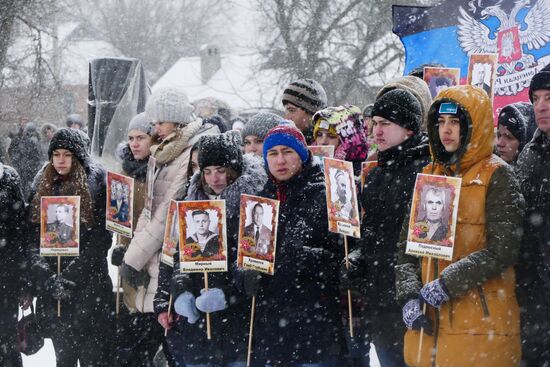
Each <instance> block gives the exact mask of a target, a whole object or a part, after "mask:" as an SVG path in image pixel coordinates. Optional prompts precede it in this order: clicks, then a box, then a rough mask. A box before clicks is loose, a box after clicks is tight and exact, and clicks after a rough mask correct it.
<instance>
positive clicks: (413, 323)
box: [403, 299, 433, 335]
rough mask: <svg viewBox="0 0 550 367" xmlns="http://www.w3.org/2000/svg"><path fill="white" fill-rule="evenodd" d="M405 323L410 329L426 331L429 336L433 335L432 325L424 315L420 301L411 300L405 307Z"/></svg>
mask: <svg viewBox="0 0 550 367" xmlns="http://www.w3.org/2000/svg"><path fill="white" fill-rule="evenodd" d="M403 322H404V323H405V325H406V326H407V328H408V329H412V330H420V329H424V331H425V332H426V333H427V334H428V335H432V332H433V328H432V323H431V322H430V320H428V319H427V318H426V316H424V314H423V313H422V307H421V306H420V301H419V300H418V299H411V300H410V301H409V302H407V303H406V304H405V306H403Z"/></svg>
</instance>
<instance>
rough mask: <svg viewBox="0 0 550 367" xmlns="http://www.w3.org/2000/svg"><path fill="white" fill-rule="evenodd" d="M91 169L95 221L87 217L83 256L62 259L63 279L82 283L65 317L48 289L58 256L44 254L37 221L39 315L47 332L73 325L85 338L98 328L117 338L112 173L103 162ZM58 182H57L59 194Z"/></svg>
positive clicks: (64, 310)
mask: <svg viewBox="0 0 550 367" xmlns="http://www.w3.org/2000/svg"><path fill="white" fill-rule="evenodd" d="M45 167H46V166H45ZM85 169H86V173H87V178H88V182H87V184H88V189H89V192H90V197H91V198H92V205H93V218H94V223H93V224H92V225H91V226H87V225H85V224H83V223H82V221H81V224H80V255H79V256H67V257H61V277H62V278H65V279H67V280H70V281H73V282H75V283H76V288H75V291H74V293H73V295H72V297H71V299H70V300H68V301H62V302H61V318H58V317H57V301H56V300H55V299H54V298H52V296H51V294H49V293H48V292H47V291H46V289H45V287H44V285H45V283H46V280H47V279H48V278H50V277H51V276H52V275H54V274H57V257H55V256H54V257H41V256H39V255H38V254H39V251H38V250H39V248H38V247H39V244H40V224H35V223H32V225H31V226H32V228H31V231H30V241H31V242H30V243H31V246H32V247H33V255H32V258H31V262H32V274H33V278H34V279H33V280H34V284H35V287H36V292H37V297H38V299H37V317H38V321H39V324H40V326H41V328H42V329H43V331H44V333H45V335H46V336H47V335H48V334H50V333H51V332H53V329H52V328H59V327H61V328H65V327H69V328H70V330H71V332H74V333H77V335H81V336H85V335H93V333H95V334H97V330H103V331H102V333H104V334H105V335H106V337H110V336H112V333H110V332H109V330H111V329H113V325H114V324H113V309H114V307H113V306H114V295H113V285H112V282H111V278H110V277H109V273H108V269H107V259H106V258H107V252H108V250H109V248H110V247H111V242H112V235H111V233H110V232H109V231H107V230H106V229H105V203H106V187H105V182H106V178H105V176H106V173H105V169H104V168H103V167H102V166H101V165H99V164H98V163H95V162H93V161H88V162H86V163H85ZM43 172H44V171H43V170H41V171H40V172H39V173H38V174H37V176H36V178H35V181H34V182H35V184H36V185H38V184H39V182H40V180H41V177H42V174H43ZM57 183H58V181H54V188H53V192H55V185H56V184H57ZM31 201H32V200H31ZM113 330H114V329H113Z"/></svg>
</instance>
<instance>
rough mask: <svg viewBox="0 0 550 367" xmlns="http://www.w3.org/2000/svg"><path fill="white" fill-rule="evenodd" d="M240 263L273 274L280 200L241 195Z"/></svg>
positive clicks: (238, 262)
mask: <svg viewBox="0 0 550 367" xmlns="http://www.w3.org/2000/svg"><path fill="white" fill-rule="evenodd" d="M239 218H240V219H239V245H238V251H237V266H238V267H240V268H245V269H251V270H257V271H260V272H262V273H266V274H270V275H273V274H274V272H275V255H276V252H277V225H278V220H279V201H278V200H273V199H268V198H263V197H259V196H253V195H246V194H241V207H240V217H239Z"/></svg>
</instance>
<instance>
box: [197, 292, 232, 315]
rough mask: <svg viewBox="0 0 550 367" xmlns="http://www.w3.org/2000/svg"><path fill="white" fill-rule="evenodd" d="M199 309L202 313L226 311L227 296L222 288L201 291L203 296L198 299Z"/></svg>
mask: <svg viewBox="0 0 550 367" xmlns="http://www.w3.org/2000/svg"><path fill="white" fill-rule="evenodd" d="M196 305H197V308H198V309H199V310H200V311H202V312H216V311H221V310H225V309H226V308H227V302H225V294H223V291H222V290H221V289H220V288H210V289H209V290H206V289H203V290H201V295H200V296H199V297H198V298H197V302H196Z"/></svg>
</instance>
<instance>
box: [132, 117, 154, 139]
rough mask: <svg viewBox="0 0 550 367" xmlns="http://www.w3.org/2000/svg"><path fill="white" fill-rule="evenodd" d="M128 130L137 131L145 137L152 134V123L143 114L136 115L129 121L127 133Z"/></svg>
mask: <svg viewBox="0 0 550 367" xmlns="http://www.w3.org/2000/svg"><path fill="white" fill-rule="evenodd" d="M130 130H138V131H141V132H144V133H145V134H147V135H151V134H152V133H153V123H152V121H151V119H150V118H149V116H147V114H146V113H145V112H142V113H138V114H137V115H135V116H134V117H133V118H132V119H131V120H130V125H128V131H130Z"/></svg>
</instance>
